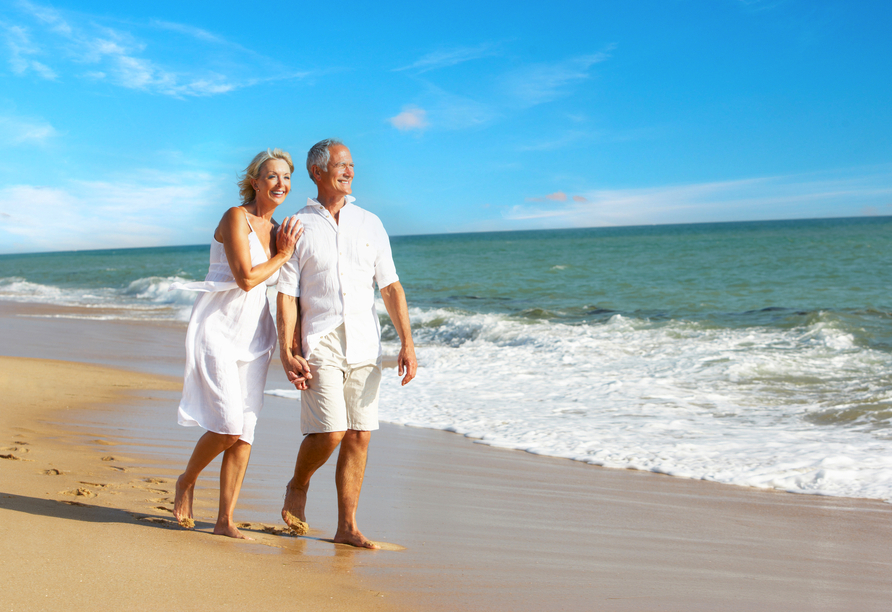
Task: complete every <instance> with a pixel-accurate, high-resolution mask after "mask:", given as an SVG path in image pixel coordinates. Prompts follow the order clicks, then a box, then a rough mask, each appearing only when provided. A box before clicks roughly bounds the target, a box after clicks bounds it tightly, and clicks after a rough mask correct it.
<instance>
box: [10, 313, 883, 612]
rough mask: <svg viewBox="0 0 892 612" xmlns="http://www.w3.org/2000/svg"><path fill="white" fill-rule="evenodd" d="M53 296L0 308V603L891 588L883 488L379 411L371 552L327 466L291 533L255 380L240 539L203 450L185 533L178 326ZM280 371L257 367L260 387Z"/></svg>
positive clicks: (282, 439)
mask: <svg viewBox="0 0 892 612" xmlns="http://www.w3.org/2000/svg"><path fill="white" fill-rule="evenodd" d="M51 312H52V308H51V307H49V306H42V307H39V308H35V307H33V306H30V305H23V304H2V305H0V334H2V335H0V337H2V346H0V353H2V354H3V355H5V356H6V357H4V358H3V359H2V362H0V363H2V379H0V380H2V386H3V391H2V396H3V397H4V400H3V402H4V406H3V411H2V416H0V423H2V425H3V428H2V431H3V432H4V439H3V440H0V447H2V448H3V449H4V450H3V451H2V453H0V454H2V455H4V457H5V458H4V459H0V470H2V472H0V474H2V487H0V530H2V542H3V544H2V545H0V546H2V555H3V558H4V559H6V560H9V561H11V562H8V563H6V564H5V565H6V568H5V571H4V577H3V582H4V584H3V588H2V591H3V592H4V594H5V595H4V597H3V599H4V602H3V603H4V609H9V610H33V609H46V610H60V609H63V608H64V609H69V608H71V607H72V606H73V605H74V606H75V607H77V606H79V605H89V606H90V607H91V608H95V609H99V610H103V609H108V610H112V609H114V610H143V609H145V610H149V609H156V608H158V607H159V606H168V607H174V608H177V609H186V610H205V609H208V610H209V609H219V608H220V607H222V606H226V607H228V608H232V609H245V610H270V609H301V610H303V609H306V610H318V609H341V610H350V609H360V608H362V609H380V610H391V609H393V610H401V609H406V610H409V609H411V610H456V609H468V610H492V611H508V610H546V609H547V610H630V611H645V610H679V611H682V610H716V609H722V610H803V611H804V610H854V609H856V610H885V609H888V605H889V602H890V601H892V563H890V562H889V560H888V550H890V545H892V506H890V505H889V504H887V503H883V502H880V501H875V500H863V499H851V498H840V497H824V496H814V495H795V494H789V493H783V492H777V491H760V490H755V489H751V488H744V487H736V486H729V485H723V484H718V483H713V482H704V481H699V480H690V479H681V478H674V477H670V476H663V475H658V474H653V473H649V472H644V471H630V470H616V469H606V468H601V467H596V466H591V465H587V464H585V463H581V462H573V461H567V460H563V459H557V458H549V457H541V456H535V455H531V454H529V453H524V452H519V451H511V450H503V449H497V448H490V447H488V446H485V445H480V444H475V443H474V440H473V439H470V438H467V437H464V436H459V435H455V434H451V433H448V432H443V431H435V430H428V429H422V428H415V427H405V426H396V425H390V424H387V423H383V424H382V429H381V430H380V431H378V432H376V433H375V435H374V436H373V440H372V445H371V448H370V459H369V466H368V471H367V474H366V480H365V485H364V489H363V497H362V502H361V505H360V515H359V519H360V525H361V527H362V528H363V530H364V532H365V533H366V534H367V535H368V536H369V537H370V538H371V539H373V540H375V541H378V542H381V543H382V544H383V545H384V549H383V550H380V551H360V550H354V549H351V548H349V547H345V546H339V545H334V544H332V543H330V541H327V539H328V538H330V537H331V535H332V534H333V533H334V515H335V513H334V508H335V497H334V486H333V467H332V465H331V462H330V463H329V464H327V465H326V466H325V467H323V468H322V469H321V470H320V471H319V473H318V474H317V476H316V477H315V478H314V481H313V487H312V489H311V494H310V495H311V497H310V502H309V506H308V518H309V521H310V525H311V528H312V529H313V531H311V533H310V535H309V537H305V538H296V537H293V536H290V535H287V534H285V533H283V529H282V525H281V523H280V521H279V520H278V511H279V508H280V504H281V493H279V492H278V491H279V490H281V489H282V488H283V487H284V483H285V482H286V481H287V478H288V477H289V475H290V471H291V469H292V461H293V457H294V452H295V451H296V448H297V444H298V443H299V434H296V433H295V432H296V423H295V421H296V412H295V407H294V402H293V401H292V400H289V399H286V398H279V397H268V398H267V405H266V406H265V408H264V414H263V415H262V417H261V424H262V425H263V427H259V428H258V437H257V441H256V443H255V451H254V455H253V456H252V463H251V466H250V467H249V471H248V475H247V478H246V482H245V488H244V491H243V495H242V498H241V499H240V502H239V507H238V509H237V513H236V514H237V518H239V519H240V520H244V522H245V526H244V530H245V532H246V533H247V534H248V535H250V536H251V537H253V538H255V540H254V541H253V542H237V541H233V540H228V539H225V538H220V537H216V536H213V535H211V534H210V530H211V528H212V526H213V517H214V514H215V502H216V497H215V496H216V483H215V477H216V474H215V472H214V469H215V465H214V464H212V466H211V468H209V470H208V471H207V472H206V474H205V475H204V477H203V479H202V481H200V486H199V488H198V491H197V494H196V497H197V500H196V518H197V527H196V529H195V530H194V531H186V530H183V529H180V528H179V527H177V526H175V525H174V524H173V523H172V521H171V520H170V517H171V514H170V509H171V508H172V503H171V502H172V497H171V492H172V485H173V481H174V479H175V478H176V475H177V474H178V473H179V470H181V469H182V465H183V464H184V462H185V460H186V458H187V457H188V454H189V453H190V452H191V447H192V445H193V444H194V440H195V439H196V437H197V432H196V431H195V430H191V429H187V428H179V427H177V426H176V425H175V424H174V414H175V408H176V403H177V401H178V389H179V385H180V384H181V379H180V378H179V377H178V375H177V374H175V372H176V370H177V369H178V368H181V365H182V364H181V359H182V357H181V351H182V349H181V343H182V334H183V331H184V330H183V327H182V325H179V326H178V325H176V324H172V323H171V324H164V325H157V324H149V323H144V322H127V321H112V322H109V321H98V320H97V321H88V320H81V319H71V318H64V316H63V317H58V316H53V317H52V318H50V314H51ZM35 314H36V315H39V316H34V315H35ZM55 314H56V315H59V314H61V315H64V312H56V313H55ZM390 373H391V374H392V375H394V376H395V375H396V374H395V372H392V371H390ZM282 378H283V375H282V374H281V373H280V370H279V368H278V367H277V364H274V367H273V368H272V369H271V371H270V381H269V383H268V388H281V386H282ZM10 457H15V458H10ZM57 472H58V473H57ZM274 491H275V492H274Z"/></svg>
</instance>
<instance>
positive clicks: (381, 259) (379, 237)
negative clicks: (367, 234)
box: [375, 220, 400, 289]
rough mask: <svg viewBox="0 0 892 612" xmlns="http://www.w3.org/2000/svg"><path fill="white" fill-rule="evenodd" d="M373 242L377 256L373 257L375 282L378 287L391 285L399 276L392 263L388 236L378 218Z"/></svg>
mask: <svg viewBox="0 0 892 612" xmlns="http://www.w3.org/2000/svg"><path fill="white" fill-rule="evenodd" d="M377 230H378V231H377V232H376V236H375V242H376V243H377V247H378V257H377V258H376V259H375V282H376V283H377V284H378V289H381V288H382V287H386V286H388V285H392V284H393V283H395V282H397V281H398V280H399V279H400V277H399V276H397V274H396V266H395V265H394V263H393V253H391V251H390V238H389V237H388V236H387V231H386V230H385V229H384V225H382V224H381V221H380V220H378V228H377Z"/></svg>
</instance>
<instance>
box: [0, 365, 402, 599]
mask: <svg viewBox="0 0 892 612" xmlns="http://www.w3.org/2000/svg"><path fill="white" fill-rule="evenodd" d="M180 388H181V383H180V381H178V380H176V379H173V378H169V377H161V376H153V375H144V374H137V373H133V372H127V371H122V370H116V369H112V368H108V367H102V366H95V365H87V364H76V363H69V362H61V361H52V360H36V359H26V358H7V357H0V397H2V398H3V400H2V411H0V432H2V434H0V435H2V438H0V448H2V449H3V451H2V452H3V454H4V455H5V456H6V457H5V458H4V459H0V461H2V464H0V474H2V478H0V558H2V559H3V571H2V575H0V608H2V609H3V610H71V609H75V610H77V609H85V608H89V609H91V610H116V611H120V610H156V609H171V610H218V609H243V610H285V609H288V610H360V609H362V610H367V609H372V610H382V611H383V610H399V609H404V608H400V607H398V606H395V605H393V604H391V603H390V602H389V601H388V600H387V598H386V597H385V594H384V593H381V592H378V591H374V590H372V589H370V588H369V587H368V586H367V585H365V584H364V583H363V581H362V580H359V579H356V578H354V577H353V576H351V575H350V569H349V561H347V562H346V563H345V561H344V559H343V558H342V557H340V556H339V555H338V554H334V555H332V556H329V557H327V558H326V557H321V556H318V555H302V554H300V551H299V548H300V546H301V545H300V543H299V542H296V540H297V538H290V537H287V538H286V537H284V535H283V534H284V533H285V532H286V531H287V527H285V526H284V525H282V526H278V525H271V524H270V525H268V524H263V523H244V524H243V525H242V526H241V527H242V528H243V529H244V530H245V531H246V533H248V534H249V535H250V536H251V537H253V538H255V541H254V542H242V541H236V540H231V539H229V538H221V537H217V536H213V535H212V534H210V529H211V527H212V524H209V523H203V524H202V523H199V525H198V528H199V530H198V531H186V530H183V529H181V528H180V527H178V526H177V525H176V524H175V523H174V521H173V520H172V517H171V509H172V501H173V487H174V481H173V480H171V479H169V478H158V477H153V476H147V475H146V473H145V471H144V470H141V467H140V465H139V462H138V461H137V460H135V459H134V458H132V457H127V456H120V455H119V454H118V453H117V452H116V448H117V447H119V445H118V444H116V442H115V441H114V440H112V439H108V438H106V437H101V438H100V437H93V435H92V434H91V432H89V431H79V432H76V433H72V432H71V431H69V430H67V428H66V416H67V415H69V414H71V413H74V412H76V411H79V410H84V409H89V410H91V411H93V412H94V413H96V412H99V413H102V412H104V411H109V410H115V411H117V410H132V409H138V407H139V404H140V403H143V402H144V401H145V400H144V399H141V398H144V397H146V395H149V394H151V393H153V392H157V391H165V390H167V391H177V390H179V389H180ZM283 542H285V543H287V544H292V545H293V546H292V547H291V549H289V551H288V552H287V553H286V554H272V555H271V554H270V553H271V552H272V553H279V552H281V551H282V550H283V548H282V547H283V544H282V543H283ZM351 553H352V551H344V552H343V553H342V554H343V555H347V556H349V555H351Z"/></svg>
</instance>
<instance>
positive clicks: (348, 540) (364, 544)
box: [332, 529, 381, 550]
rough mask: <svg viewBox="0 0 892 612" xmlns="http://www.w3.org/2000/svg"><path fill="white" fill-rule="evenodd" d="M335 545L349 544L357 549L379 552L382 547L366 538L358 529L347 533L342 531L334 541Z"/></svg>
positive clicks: (336, 535)
mask: <svg viewBox="0 0 892 612" xmlns="http://www.w3.org/2000/svg"><path fill="white" fill-rule="evenodd" d="M332 541H333V542H334V543H335V544H349V545H350V546H355V547H356V548H368V549H370V550H378V549H380V548H381V547H380V546H378V545H377V544H375V543H374V542H372V541H371V540H369V539H368V538H366V537H365V536H364V535H362V533H360V531H359V530H358V529H356V530H354V531H348V532H345V533H341V532H340V531H339V532H338V533H336V534H335V537H334V538H333V539H332Z"/></svg>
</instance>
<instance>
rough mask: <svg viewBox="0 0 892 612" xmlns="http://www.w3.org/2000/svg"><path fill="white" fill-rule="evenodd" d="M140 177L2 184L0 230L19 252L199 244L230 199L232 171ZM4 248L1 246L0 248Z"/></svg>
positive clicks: (4, 250)
mask: <svg viewBox="0 0 892 612" xmlns="http://www.w3.org/2000/svg"><path fill="white" fill-rule="evenodd" d="M136 175H137V176H138V179H137V180H130V181H127V182H124V181H72V182H69V183H67V184H65V185H64V186H62V187H40V186H36V185H12V186H9V187H5V188H3V189H0V217H2V218H3V223H2V226H0V230H2V232H0V235H2V234H4V233H5V234H6V235H7V236H14V237H15V239H14V242H15V249H16V251H18V252H28V251H59V250H71V249H88V248H93V249H95V248H115V247H141V246H158V245H170V244H198V243H203V242H208V241H209V240H210V232H212V231H213V228H214V226H215V224H216V223H217V221H218V220H219V218H220V216H222V214H223V212H224V210H225V208H226V205H227V203H229V202H232V201H233V200H234V190H235V187H234V185H233V184H232V183H233V182H232V177H229V176H225V177H217V176H212V175H210V174H207V173H189V172H182V173H179V174H173V175H171V174H162V173H159V172H149V171H143V172H137V173H136ZM9 248H10V247H9V246H8V245H5V244H0V252H8V251H9Z"/></svg>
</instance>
